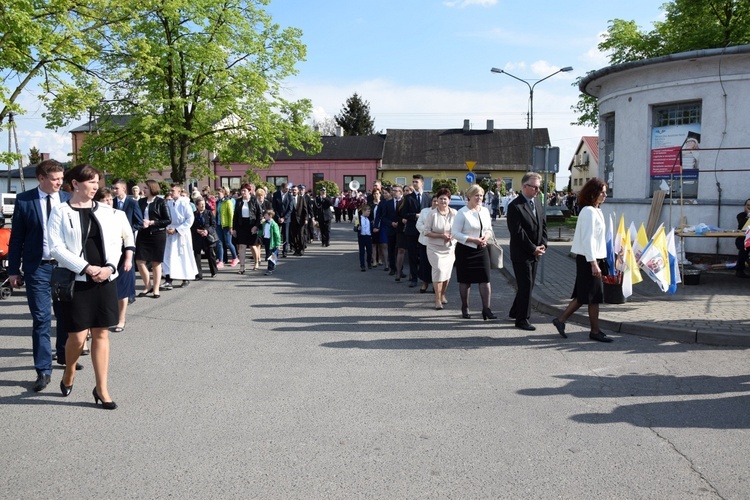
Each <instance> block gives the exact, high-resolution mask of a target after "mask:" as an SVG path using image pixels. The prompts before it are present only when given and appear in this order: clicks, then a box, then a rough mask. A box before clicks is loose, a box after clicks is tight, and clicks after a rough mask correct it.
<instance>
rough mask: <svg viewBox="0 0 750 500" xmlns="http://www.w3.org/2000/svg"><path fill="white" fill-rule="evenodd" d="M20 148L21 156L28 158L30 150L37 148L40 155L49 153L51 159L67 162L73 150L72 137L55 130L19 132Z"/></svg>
mask: <svg viewBox="0 0 750 500" xmlns="http://www.w3.org/2000/svg"><path fill="white" fill-rule="evenodd" d="M17 134H18V147H19V149H20V150H21V154H22V155H24V156H27V157H28V154H29V149H31V148H32V147H36V148H37V149H38V150H39V152H40V153H49V155H50V158H53V159H55V160H58V161H61V162H66V161H69V160H70V156H68V155H69V154H70V152H71V150H72V139H71V135H70V134H69V133H67V132H65V133H58V132H55V131H54V130H47V129H41V130H40V129H36V130H20V129H19V130H18V131H17Z"/></svg>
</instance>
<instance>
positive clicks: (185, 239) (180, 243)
mask: <svg viewBox="0 0 750 500" xmlns="http://www.w3.org/2000/svg"><path fill="white" fill-rule="evenodd" d="M181 191H182V187H181V186H180V185H179V184H172V187H171V188H170V189H169V195H170V197H171V199H170V200H169V201H168V202H167V206H169V213H170V215H171V216H172V223H171V224H170V225H169V226H167V246H166V248H165V249H164V262H163V264H162V266H163V268H164V275H165V276H164V277H165V283H166V284H165V286H163V287H162V288H163V289H164V290H168V289H171V288H172V280H174V279H177V280H182V287H183V288H184V287H186V286H188V284H189V280H194V279H195V276H196V275H197V274H198V266H196V265H195V257H194V256H193V237H192V235H191V234H190V228H191V226H192V225H193V220H194V218H195V216H194V215H193V209H192V208H191V207H190V200H188V199H187V198H186V197H182V196H180V192H181Z"/></svg>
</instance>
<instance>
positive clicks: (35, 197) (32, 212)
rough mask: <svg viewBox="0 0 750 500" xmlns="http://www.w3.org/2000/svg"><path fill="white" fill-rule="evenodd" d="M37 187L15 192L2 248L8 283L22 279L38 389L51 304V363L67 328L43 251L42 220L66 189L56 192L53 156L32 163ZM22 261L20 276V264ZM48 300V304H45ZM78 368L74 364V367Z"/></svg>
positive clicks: (47, 368) (48, 372) (58, 167)
mask: <svg viewBox="0 0 750 500" xmlns="http://www.w3.org/2000/svg"><path fill="white" fill-rule="evenodd" d="M36 177H37V180H38V181H39V187H38V188H34V189H30V190H28V191H25V192H23V193H21V194H19V195H18V196H17V197H16V206H15V209H14V212H13V227H12V231H11V235H10V243H9V247H8V274H9V275H10V285H11V286H12V287H14V288H19V287H20V286H21V283H22V282H24V281H25V282H26V297H27V299H28V303H29V311H30V312H31V318H32V320H33V324H32V329H31V338H32V345H33V350H32V352H33V355H34V368H36V373H37V379H36V382H34V387H33V389H34V391H35V392H39V391H41V390H43V389H44V388H45V387H47V385H48V384H49V383H50V379H51V377H52V343H51V341H50V330H51V323H52V309H53V308H54V310H55V317H56V318H57V339H56V341H55V349H56V351H57V362H58V363H59V364H61V365H64V364H65V362H66V361H65V343H66V342H67V341H68V332H67V330H66V329H65V324H64V323H63V320H62V316H61V314H60V313H61V312H62V310H61V309H60V304H59V302H57V301H55V302H52V290H51V287H50V284H49V281H50V277H51V276H52V270H53V269H54V268H55V267H56V266H57V262H56V261H55V260H53V259H52V257H51V256H50V253H49V250H50V249H49V245H48V243H47V242H48V237H47V219H48V218H49V214H50V213H51V212H52V207H54V206H56V205H59V204H61V203H65V202H66V201H68V200H69V199H70V194H69V193H65V192H62V191H60V188H61V187H62V184H63V165H62V163H60V162H58V161H55V160H45V161H43V162H41V163H39V165H37V167H36ZM22 262H23V278H22V277H21V263H22ZM50 303H52V306H50ZM81 368H83V366H81V365H76V369H77V370H80V369H81Z"/></svg>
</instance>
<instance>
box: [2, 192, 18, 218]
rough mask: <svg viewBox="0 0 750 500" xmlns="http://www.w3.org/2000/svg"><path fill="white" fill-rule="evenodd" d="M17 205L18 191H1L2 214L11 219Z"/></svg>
mask: <svg viewBox="0 0 750 500" xmlns="http://www.w3.org/2000/svg"><path fill="white" fill-rule="evenodd" d="M15 207H16V193H0V216H2V217H4V218H6V219H10V218H11V217H13V209H14V208H15Z"/></svg>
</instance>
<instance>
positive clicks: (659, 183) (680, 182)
mask: <svg viewBox="0 0 750 500" xmlns="http://www.w3.org/2000/svg"><path fill="white" fill-rule="evenodd" d="M580 89H581V91H583V92H585V93H587V94H589V95H592V96H594V97H597V98H598V99H599V122H600V128H599V158H600V162H599V171H600V176H601V177H602V178H604V179H605V181H606V182H607V183H608V184H609V187H610V189H611V196H610V198H609V199H608V200H607V202H606V203H605V205H604V207H603V208H604V209H605V212H611V211H615V212H616V213H617V214H618V216H619V214H620V213H624V214H625V218H626V221H631V220H632V221H634V222H635V223H636V226H637V225H638V224H639V222H644V224H645V223H646V221H647V219H648V215H649V212H650V209H651V197H652V194H653V192H654V191H655V190H659V189H663V190H668V191H669V194H668V195H667V199H666V200H665V204H664V207H663V208H662V210H661V217H660V221H661V222H664V223H665V225H666V226H667V227H669V226H673V227H677V226H679V223H680V213H682V214H683V215H684V216H685V217H686V219H687V225H695V224H698V223H701V222H702V223H705V224H708V225H710V226H717V227H720V228H724V229H736V228H737V227H736V226H737V221H736V215H737V214H738V213H739V212H741V211H742V207H743V204H744V201H745V199H747V198H750V113H749V112H748V111H750V104H748V95H750V45H742V46H734V47H728V48H724V49H707V50H698V51H693V52H684V53H680V54H671V55H668V56H663V57H658V58H654V59H646V60H642V61H634V62H630V63H624V64H618V65H615V66H609V67H606V68H603V69H600V70H598V71H595V72H593V73H591V74H590V75H588V76H587V77H586V78H584V79H583V80H582V81H581V84H580ZM681 172H682V175H681ZM681 177H682V178H681ZM681 193H682V196H683V201H682V206H681V203H680V194H681ZM670 205H671V207H670ZM717 248H718V250H719V253H721V254H727V255H729V254H736V249H735V247H734V241H730V240H729V239H724V240H721V241H720V245H718V246H717V242H716V239H714V238H707V239H706V240H697V241H696V238H692V239H689V241H688V243H687V244H686V250H687V251H689V252H702V253H703V252H705V253H713V252H715V251H717Z"/></svg>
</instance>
